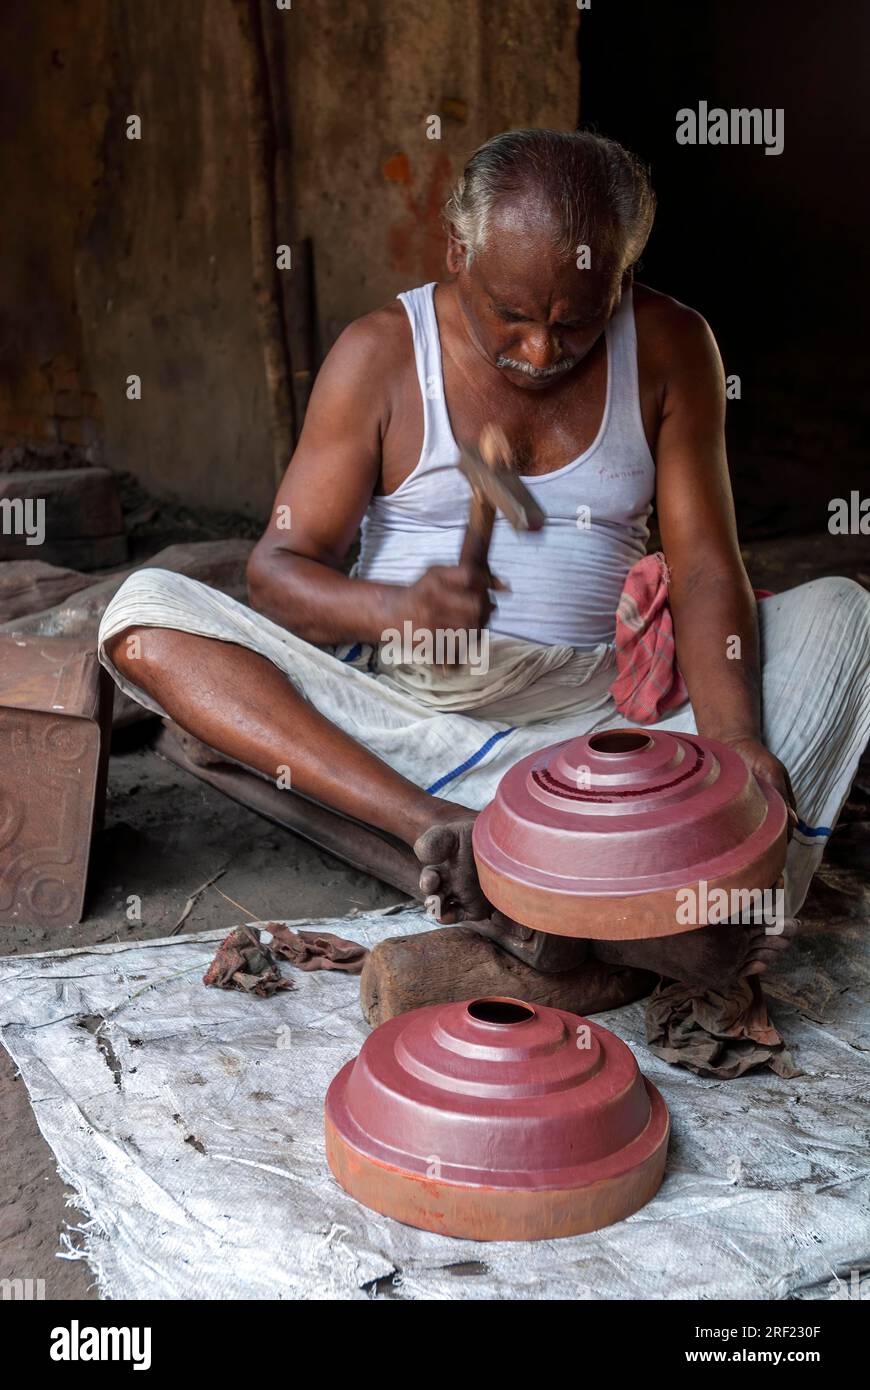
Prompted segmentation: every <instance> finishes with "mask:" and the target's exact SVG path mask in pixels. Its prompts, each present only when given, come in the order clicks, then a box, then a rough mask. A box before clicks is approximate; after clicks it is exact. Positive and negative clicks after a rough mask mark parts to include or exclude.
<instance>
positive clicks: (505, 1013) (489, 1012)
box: [468, 999, 535, 1023]
mask: <svg viewBox="0 0 870 1390" xmlns="http://www.w3.org/2000/svg"><path fill="white" fill-rule="evenodd" d="M468 1012H469V1013H470V1014H471V1017H472V1018H477V1019H480V1021H481V1023H525V1022H526V1021H527V1020H528V1019H530V1018H534V1016H535V1011H534V1009H530V1008H529V1007H528V1005H527V1004H519V1003H517V1001H516V1000H515V999H473V1000H472V1001H471V1003H470V1004H469V1006H468Z"/></svg>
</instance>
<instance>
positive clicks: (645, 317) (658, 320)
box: [633, 285, 710, 339]
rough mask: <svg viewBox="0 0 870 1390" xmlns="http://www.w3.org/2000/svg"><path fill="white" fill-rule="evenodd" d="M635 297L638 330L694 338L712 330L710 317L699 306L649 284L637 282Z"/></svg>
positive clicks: (666, 336)
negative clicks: (708, 318)
mask: <svg viewBox="0 0 870 1390" xmlns="http://www.w3.org/2000/svg"><path fill="white" fill-rule="evenodd" d="M633 299H634V316H635V322H636V323H637V326H638V330H639V331H640V330H645V331H646V333H647V335H649V336H656V337H665V338H671V339H674V338H687V337H688V338H691V337H692V336H693V335H694V336H697V335H698V334H700V333H702V332H709V331H710V330H709V325H708V323H707V320H706V319H705V318H704V316H703V314H699V313H698V311H697V309H692V308H690V307H689V305H688V304H682V303H681V302H680V300H679V299H674V297H673V295H670V294H662V293H661V291H660V290H653V289H651V288H650V287H649V285H635V286H634V287H633Z"/></svg>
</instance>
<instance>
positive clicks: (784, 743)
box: [99, 569, 870, 916]
mask: <svg viewBox="0 0 870 1390" xmlns="http://www.w3.org/2000/svg"><path fill="white" fill-rule="evenodd" d="M758 611H759V625H760V631H761V655H762V667H763V721H764V741H765V743H766V744H767V747H768V748H769V749H770V751H771V752H772V753H773V754H774V755H775V756H776V757H777V758H779V759H780V760H781V761H782V763H783V764H784V765H785V767H786V768H787V769H788V772H789V776H790V778H791V782H792V786H793V788H794V793H795V799H796V802H797V810H798V816H799V822H798V826H797V829H796V831H795V834H794V837H793V840H792V843H791V845H790V847H789V852H788V861H787V864H786V873H785V913H786V915H787V916H794V915H795V913H797V912H798V910H799V909H800V907H801V905H802V903H803V901H804V898H805V897H806V893H807V889H808V887H809V884H810V880H811V878H812V875H813V873H814V872H815V870H816V868H817V867H818V865H819V863H820V861H821V858H822V854H823V852H824V847H825V844H826V842H827V839H828V837H829V836H830V834H831V831H832V829H833V826H834V824H835V823H836V820H837V817H838V815H839V813H840V810H841V809H842V806H843V803H844V801H845V800H846V797H847V795H848V792H849V788H850V786H851V784H852V780H853V778H854V776H855V772H856V769H857V766H858V762H859V760H860V758H861V754H862V753H863V751H864V749H865V747H866V745H867V742H868V739H870V593H867V592H866V591H865V590H864V589H862V588H861V586H860V585H858V584H856V583H854V582H853V581H852V580H850V579H817V580H814V581H813V582H812V583H810V584H802V585H800V586H799V587H798V588H796V589H790V590H788V591H787V592H785V593H783V594H779V595H775V596H774V597H772V598H768V599H765V600H764V601H763V602H762V603H761V604H760V605H759V610H758ZM130 627H164V628H173V629H176V630H178V631H181V632H190V633H195V634H197V635H198V636H201V637H211V638H214V639H216V640H217V641H221V642H230V643H234V644H235V645H237V646H240V647H247V648H248V649H249V650H250V651H254V652H257V653H259V655H261V656H264V657H265V658H266V659H267V660H268V661H271V662H272V664H273V665H275V666H277V667H278V669H279V670H280V671H282V672H283V673H284V674H285V675H286V677H287V679H288V680H290V681H291V682H292V683H293V685H294V686H295V688H296V689H297V690H298V691H299V692H300V694H302V695H304V696H305V698H306V699H308V700H310V701H311V703H312V704H313V705H315V706H316V707H317V709H318V710H319V711H320V712H321V714H323V715H324V716H325V717H326V718H327V719H329V720H331V721H332V722H333V723H334V724H336V725H337V726H338V727H339V728H340V729H342V730H343V731H344V732H345V733H347V734H349V735H350V736H351V737H352V738H354V739H356V740H357V741H358V742H359V743H361V744H363V745H364V746H365V747H366V748H368V749H369V750H370V751H371V752H372V753H374V754H376V756H377V757H379V758H381V759H382V760H383V761H384V762H385V763H388V764H389V766H390V767H392V768H394V769H395V770H396V771H397V772H400V773H401V774H402V775H403V776H404V777H406V778H408V779H409V780H410V781H412V782H414V783H416V784H417V785H418V786H420V787H422V788H424V789H425V790H426V791H428V792H430V793H431V794H432V795H434V796H440V797H444V798H445V799H449V800H452V801H457V802H460V803H461V804H462V805H465V806H469V807H472V808H473V809H475V810H479V809H480V808H482V807H483V806H485V805H486V804H487V803H488V802H489V801H490V800H491V798H492V796H493V793H494V792H495V789H496V787H497V785H498V783H499V780H500V778H501V777H502V776H503V774H504V773H505V772H506V771H507V769H508V768H509V767H510V766H512V764H513V763H515V762H517V761H518V760H519V759H520V758H522V757H525V755H526V754H527V753H532V752H534V751H535V750H537V749H539V748H543V747H546V746H547V745H548V744H551V743H558V742H559V741H560V740H562V739H566V738H571V737H575V736H577V735H580V734H588V733H592V732H594V731H596V730H598V729H603V728H625V727H634V726H632V725H630V724H629V722H628V721H627V720H625V719H624V718H623V717H622V716H621V715H619V714H618V713H617V711H616V707H615V705H614V703H613V700H612V698H611V696H610V693H609V687H610V685H611V684H612V682H613V680H614V678H615V664H614V656H613V652H612V650H611V649H610V648H609V647H606V646H602V647H599V648H597V649H596V650H595V651H593V652H577V651H573V650H572V649H571V648H567V647H561V648H547V647H538V646H536V645H535V644H533V643H518V642H516V641H514V640H513V639H509V638H500V637H493V638H492V641H491V647H490V663H489V669H488V670H486V671H483V670H479V671H477V672H475V671H466V672H464V673H461V672H457V673H452V674H451V676H449V677H448V678H446V680H445V681H444V682H443V683H442V684H440V685H439V683H438V681H437V679H436V680H435V681H434V682H433V681H431V680H429V679H428V678H423V679H421V676H420V670H419V667H414V666H413V665H412V666H409V667H408V668H407V669H403V668H389V667H384V666H383V665H381V666H380V667H379V663H378V653H377V652H375V651H373V649H372V648H369V647H366V648H364V647H362V646H356V647H351V648H349V647H342V648H338V649H334V650H333V649H329V650H326V649H322V648H319V647H316V646H313V645H312V644H311V643H309V642H305V641H303V640H302V639H301V638H299V637H295V636H294V635H293V634H292V633H290V632H287V631H286V629H284V628H282V627H279V626H278V625H277V624H276V623H273V622H271V621H270V620H269V619H268V618H265V617H263V616H261V615H260V614H259V613H255V612H254V611H253V610H252V609H250V608H247V607H245V605H244V604H241V603H238V602H237V601H236V600H235V599H232V598H230V597H228V596H227V595H226V594H222V593H219V592H218V591H217V590H215V589H211V588H209V587H208V586H207V585H205V584H202V583H200V582H199V581H198V580H195V579H189V578H187V577H186V576H185V575H181V574H175V573H172V572H170V571H168V570H161V569H143V570H138V571H137V572H136V573H135V574H133V575H131V576H130V578H129V579H127V580H126V581H125V583H124V584H123V585H122V586H121V588H120V589H119V590H118V592H117V594H116V595H115V597H114V598H113V599H112V601H111V603H110V604H109V606H108V608H107V609H106V612H105V614H104V616H103V621H102V623H101V625H100V633H99V655H100V661H101V662H102V663H103V665H104V666H105V667H106V668H107V669H108V670H109V671H110V672H111V674H112V676H113V677H114V679H115V681H116V682H117V684H118V685H119V686H120V688H121V689H122V690H123V691H124V692H125V693H126V694H127V695H129V696H130V697H131V698H132V699H134V700H136V701H138V702H139V703H140V704H141V705H144V706H145V707H146V708H147V709H149V710H152V711H153V712H154V713H155V714H160V715H162V714H164V713H165V711H164V710H162V709H161V708H160V706H159V705H158V704H157V703H156V701H154V700H153V699H152V698H151V696H150V695H148V694H147V693H146V692H145V691H144V690H142V689H140V688H139V687H137V686H136V685H134V684H133V683H132V682H131V681H130V680H129V679H127V678H126V677H125V676H122V675H121V674H120V673H119V672H118V671H117V670H116V669H115V667H114V666H113V665H112V662H111V661H110V660H109V658H108V656H107V654H106V650H105V644H106V642H107V641H108V640H109V639H110V638H112V637H114V636H116V635H117V634H118V633H120V632H123V631H124V630H125V629H127V628H130ZM189 678H190V680H191V681H195V680H196V672H195V670H194V671H191V672H190V673H189ZM655 727H656V728H660V729H669V730H672V731H674V732H676V733H696V732H697V729H696V727H695V721H694V716H693V712H692V707H691V705H690V704H689V703H687V704H685V705H683V706H682V707H681V708H680V709H678V710H676V711H675V712H674V713H673V714H671V715H669V716H668V717H667V718H666V719H663V720H661V721H660V722H659V723H658V724H657V725H655ZM291 771H292V769H291Z"/></svg>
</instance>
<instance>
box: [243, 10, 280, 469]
mask: <svg viewBox="0 0 870 1390" xmlns="http://www.w3.org/2000/svg"><path fill="white" fill-rule="evenodd" d="M231 4H232V7H233V9H234V10H235V13H236V19H237V21H238V25H239V35H240V40H241V43H240V52H241V65H242V81H243V85H244V91H245V103H246V106H247V112H248V185H249V190H250V204H251V263H252V269H253V283H254V301H255V303H256V306H257V318H258V322H259V328H260V341H261V344H262V349H263V365H264V367H265V372H266V391H267V395H268V400H269V415H270V429H271V436H272V462H273V469H274V475H275V481H276V483H277V482H279V481H280V480H281V478H282V477H283V475H284V470H285V468H286V467H287V464H288V462H289V460H290V454H291V453H292V450H293V445H294V442H295V438H296V412H295V405H294V400H293V391H292V386H291V377H292V373H291V365H290V352H289V348H288V344H287V332H286V325H285V322H284V307H283V294H282V288H281V281H280V271H279V270H278V264H277V253H278V244H279V237H278V227H277V218H276V199H275V159H276V142H275V125H274V119H273V115H272V100H271V88H270V82H269V64H268V61H267V57H266V46H265V40H264V36H263V22H262V16H261V14H260V6H259V0H231Z"/></svg>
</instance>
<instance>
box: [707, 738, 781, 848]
mask: <svg viewBox="0 0 870 1390" xmlns="http://www.w3.org/2000/svg"><path fill="white" fill-rule="evenodd" d="M722 741H723V743H727V744H728V746H729V748H733V749H734V751H735V753H739V754H740V756H741V758H742V759H743V761H744V762H745V764H746V766H747V767H748V768H749V771H750V772H753V773H754V774H755V776H756V777H757V778H758V779H759V781H760V782H769V783H770V784H771V786H773V787H775V788H776V790H777V791H778V792H779V794H780V796H781V797H782V799H783V801H784V802H785V804H786V806H787V807H788V838H789V839H791V837H792V833H793V831H794V828H795V826H796V825H797V818H798V817H797V807H796V805H795V799H794V792H793V791H792V785H791V782H790V780H789V775H788V772H787V770H786V768H785V767H784V766H783V764H782V763H781V762H780V761H779V758H775V757H774V756H773V754H772V753H771V751H770V749H769V748H765V746H764V744H763V743H762V742H761V740H760V739H756V738H728V739H723V740H722Z"/></svg>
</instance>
